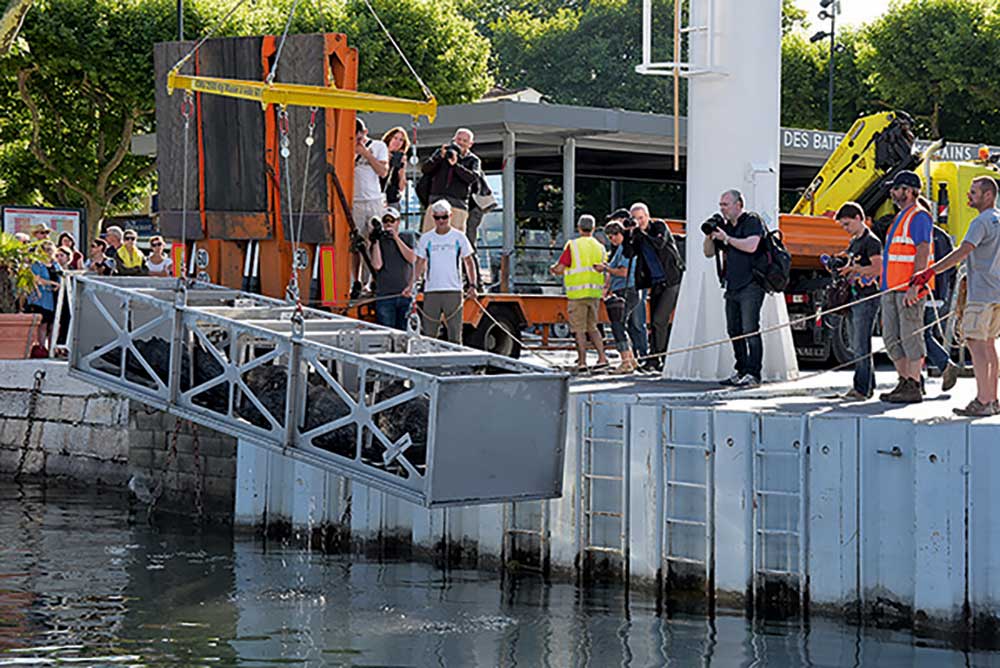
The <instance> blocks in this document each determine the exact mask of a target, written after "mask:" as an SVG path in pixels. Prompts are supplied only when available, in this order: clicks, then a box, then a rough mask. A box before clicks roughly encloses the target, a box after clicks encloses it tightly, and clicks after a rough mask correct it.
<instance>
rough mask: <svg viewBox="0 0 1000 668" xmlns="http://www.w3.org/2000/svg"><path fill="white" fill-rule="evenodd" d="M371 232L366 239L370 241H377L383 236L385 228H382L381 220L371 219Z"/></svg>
mask: <svg viewBox="0 0 1000 668" xmlns="http://www.w3.org/2000/svg"><path fill="white" fill-rule="evenodd" d="M371 226H372V231H371V232H370V233H369V234H368V238H369V239H370V240H371V241H378V240H379V239H381V238H382V237H384V236H385V228H384V227H382V219H381V218H374V217H373V218H372V220H371Z"/></svg>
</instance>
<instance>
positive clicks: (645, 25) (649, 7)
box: [635, 0, 722, 77]
mask: <svg viewBox="0 0 1000 668" xmlns="http://www.w3.org/2000/svg"><path fill="white" fill-rule="evenodd" d="M677 1H678V2H681V1H682V0H677ZM705 2H707V3H708V8H707V11H708V18H707V20H706V21H705V24H704V25H697V26H690V25H688V26H679V27H675V29H674V34H675V35H679V36H682V37H687V36H688V35H690V34H692V33H704V34H705V65H704V66H703V67H697V66H695V65H694V64H692V63H690V62H686V61H682V60H680V59H679V58H678V59H677V60H674V61H667V62H660V61H653V0H642V63H641V64H640V65H636V66H635V71H636V72H637V73H638V74H648V75H653V76H674V72H675V71H679V74H680V76H684V77H693V76H700V75H705V74H722V71H721V70H719V69H718V68H716V67H715V66H714V64H713V55H714V53H715V36H714V28H715V26H714V19H715V0H705ZM690 49H691V41H690V39H689V40H688V53H689V57H690ZM677 52H679V50H678V51H675V53H677Z"/></svg>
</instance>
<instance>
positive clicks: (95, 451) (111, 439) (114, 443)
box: [69, 426, 128, 461]
mask: <svg viewBox="0 0 1000 668" xmlns="http://www.w3.org/2000/svg"><path fill="white" fill-rule="evenodd" d="M80 441H82V439H80ZM69 450H70V452H79V453H88V454H90V455H93V456H95V457H98V458H99V459H121V460H123V461H128V431H127V430H126V429H125V428H124V427H122V426H118V427H96V428H92V429H91V430H90V437H89V439H88V440H87V442H86V444H83V443H82V442H80V443H71V444H69Z"/></svg>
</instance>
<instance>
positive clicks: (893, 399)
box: [879, 378, 924, 404]
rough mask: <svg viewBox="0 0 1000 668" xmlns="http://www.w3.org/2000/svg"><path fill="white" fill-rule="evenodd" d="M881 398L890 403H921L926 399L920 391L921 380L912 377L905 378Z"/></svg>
mask: <svg viewBox="0 0 1000 668" xmlns="http://www.w3.org/2000/svg"><path fill="white" fill-rule="evenodd" d="M879 398H880V399H881V400H882V401H886V402H888V403H890V404H919V403H920V402H921V401H923V400H924V397H923V394H922V393H921V392H920V381H919V380H913V379H912V378H903V379H902V380H901V381H900V382H899V385H897V386H896V389H895V390H893V391H892V392H889V393H888V394H883V395H882V396H881V397H879Z"/></svg>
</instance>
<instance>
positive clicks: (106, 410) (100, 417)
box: [83, 396, 128, 426]
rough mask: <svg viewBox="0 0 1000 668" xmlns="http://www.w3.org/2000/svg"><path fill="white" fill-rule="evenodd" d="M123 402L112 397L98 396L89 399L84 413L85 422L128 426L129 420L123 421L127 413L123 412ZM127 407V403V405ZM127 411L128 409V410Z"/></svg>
mask: <svg viewBox="0 0 1000 668" xmlns="http://www.w3.org/2000/svg"><path fill="white" fill-rule="evenodd" d="M122 404H123V400H122V399H119V398H116V397H110V396H98V397H91V398H89V399H87V408H86V411H85V412H84V416H83V420H84V422H87V423H89V424H94V425H121V426H125V425H127V424H128V421H127V419H123V413H124V415H127V412H124V411H123V410H122ZM125 405H126V406H127V403H126V404H125ZM126 410H127V409H126Z"/></svg>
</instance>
